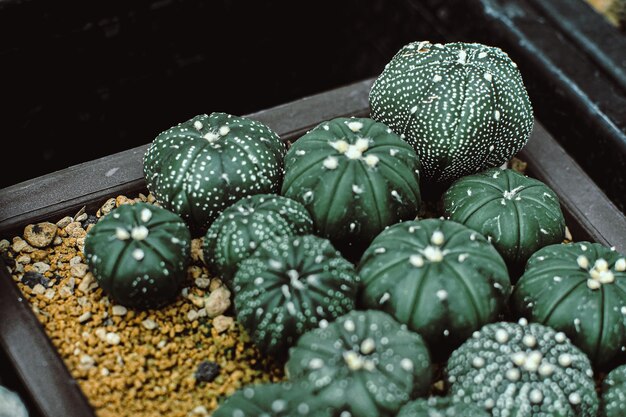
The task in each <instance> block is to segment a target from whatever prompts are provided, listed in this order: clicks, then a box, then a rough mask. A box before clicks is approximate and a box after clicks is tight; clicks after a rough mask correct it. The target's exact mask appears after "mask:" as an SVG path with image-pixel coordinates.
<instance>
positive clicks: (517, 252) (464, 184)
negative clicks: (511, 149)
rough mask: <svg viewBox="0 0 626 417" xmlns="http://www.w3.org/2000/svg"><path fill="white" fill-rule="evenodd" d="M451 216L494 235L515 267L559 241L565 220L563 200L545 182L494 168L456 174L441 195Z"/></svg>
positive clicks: (444, 206)
mask: <svg viewBox="0 0 626 417" xmlns="http://www.w3.org/2000/svg"><path fill="white" fill-rule="evenodd" d="M443 209H444V213H445V215H446V216H449V217H450V220H454V221H455V222H458V223H462V224H464V225H466V226H467V227H469V228H470V229H474V230H476V231H477V232H479V233H481V234H483V235H484V236H486V237H488V238H489V239H491V243H492V244H493V245H494V246H495V247H496V249H497V250H498V252H500V255H502V257H503V258H504V260H505V261H506V262H507V264H508V265H509V266H510V267H511V268H512V270H515V271H520V270H523V268H524V265H526V261H527V260H528V258H529V257H530V255H532V254H533V253H534V252H536V251H537V250H539V249H541V248H542V247H544V246H546V245H551V244H553V243H561V242H562V241H563V238H564V236H565V219H564V218H563V213H562V212H561V207H560V205H559V199H558V197H557V196H556V194H555V193H554V191H552V190H551V189H550V188H549V187H548V186H546V185H545V184H544V183H542V182H541V181H538V180H536V179H533V178H528V177H526V176H524V175H522V174H519V173H517V172H515V171H513V170H512V169H505V170H501V169H499V168H492V169H488V170H486V171H483V172H481V173H479V174H475V175H468V176H465V177H463V178H460V179H458V180H457V181H456V182H455V183H454V184H452V186H451V187H450V188H449V189H448V191H446V192H445V194H444V195H443Z"/></svg>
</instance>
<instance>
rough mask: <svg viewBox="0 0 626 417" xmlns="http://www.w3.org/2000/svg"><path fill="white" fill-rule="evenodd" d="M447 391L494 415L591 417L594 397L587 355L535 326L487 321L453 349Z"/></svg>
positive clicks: (561, 336) (595, 405)
mask: <svg viewBox="0 0 626 417" xmlns="http://www.w3.org/2000/svg"><path fill="white" fill-rule="evenodd" d="M447 374H448V382H449V383H450V393H451V395H452V396H453V397H456V398H457V400H459V401H462V402H464V403H467V404H476V405H480V406H482V407H484V408H485V409H486V410H488V411H489V412H490V413H491V415H492V416H494V417H505V416H510V417H595V416H596V413H597V412H598V396H597V394H596V391H595V386H594V381H593V372H592V370H591V364H590V363H589V359H588V358H587V356H586V355H585V354H584V353H583V352H581V351H580V350H579V349H578V348H576V347H575V346H574V345H572V344H571V342H570V341H569V339H568V338H567V336H565V334H563V333H561V332H556V331H554V330H553V329H551V328H549V327H546V326H543V325H541V324H537V323H530V324H528V322H527V321H525V320H521V321H520V323H519V324H517V323H507V322H500V323H493V324H488V325H486V326H484V327H483V328H482V329H481V330H480V331H477V332H476V333H475V334H474V335H473V336H472V337H471V338H470V339H469V340H467V341H466V342H465V343H464V344H463V345H462V346H461V347H459V348H458V349H457V350H455V351H454V352H453V353H452V356H451V357H450V360H449V361H448V364H447Z"/></svg>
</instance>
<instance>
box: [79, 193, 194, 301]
mask: <svg viewBox="0 0 626 417" xmlns="http://www.w3.org/2000/svg"><path fill="white" fill-rule="evenodd" d="M190 251H191V236H190V234H189V229H188V228H187V225H186V224H185V222H184V221H183V219H181V218H180V216H178V215H176V214H174V213H172V212H170V211H168V210H165V209H163V208H160V207H156V206H153V205H150V204H146V203H136V204H134V205H123V206H120V207H118V208H116V209H115V210H113V211H112V212H111V213H110V214H108V215H107V216H106V217H104V218H102V219H101V220H100V221H99V222H98V223H96V224H95V225H94V226H93V228H92V229H91V230H90V231H89V233H88V234H87V238H86V240H85V256H86V258H87V262H88V263H89V268H90V269H91V271H92V272H93V274H94V276H95V277H96V279H97V280H98V283H99V284H100V286H101V287H102V289H103V290H104V291H105V293H106V294H107V295H108V296H109V297H111V299H113V300H114V301H116V302H117V303H119V304H122V305H124V306H127V307H138V308H156V307H160V306H162V305H164V304H166V303H167V302H169V301H171V300H173V299H174V298H176V296H177V295H178V292H179V290H180V286H181V284H182V282H183V281H184V279H185V277H186V271H187V264H188V263H189V253H190Z"/></svg>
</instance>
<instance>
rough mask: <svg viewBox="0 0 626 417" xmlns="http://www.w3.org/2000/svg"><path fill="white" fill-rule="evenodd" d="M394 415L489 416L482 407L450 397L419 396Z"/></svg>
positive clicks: (404, 416) (439, 416)
mask: <svg viewBox="0 0 626 417" xmlns="http://www.w3.org/2000/svg"><path fill="white" fill-rule="evenodd" d="M396 417H491V414H489V412H487V411H486V410H485V409H484V408H482V407H478V406H476V405H473V404H464V403H460V402H457V401H454V400H453V399H452V398H451V397H430V398H419V399H417V400H415V401H411V402H410V403H407V404H405V405H404V406H403V407H402V408H401V409H400V412H399V413H398V415H397V416H396Z"/></svg>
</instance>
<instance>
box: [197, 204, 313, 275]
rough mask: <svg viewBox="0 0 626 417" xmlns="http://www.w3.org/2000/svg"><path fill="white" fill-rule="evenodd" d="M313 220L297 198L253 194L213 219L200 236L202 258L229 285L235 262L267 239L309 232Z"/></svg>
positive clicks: (311, 228) (250, 253)
mask: <svg viewBox="0 0 626 417" xmlns="http://www.w3.org/2000/svg"><path fill="white" fill-rule="evenodd" d="M312 230H313V221H312V220H311V216H309V212H308V211H307V210H306V209H305V208H304V206H302V204H300V203H298V202H297V201H294V200H291V199H289V198H286V197H282V196H279V195H274V194H257V195H253V196H249V197H245V198H243V199H241V200H239V201H238V202H237V203H235V204H233V205H232V206H230V207H229V208H227V209H226V210H224V212H223V213H222V214H220V215H219V217H218V218H217V219H216V220H215V221H214V222H213V224H212V225H211V227H210V228H209V230H208V231H207V233H206V236H205V239H204V259H205V261H206V263H207V265H208V266H209V268H210V269H211V270H212V272H214V273H215V274H219V275H220V276H221V278H222V280H223V281H224V282H226V283H227V284H230V283H231V281H232V278H233V276H234V275H235V272H237V267H238V265H239V263H240V262H241V261H242V260H244V259H245V258H248V257H250V255H252V254H253V253H254V251H255V250H256V248H257V247H258V246H259V245H260V244H261V242H264V241H266V240H268V239H274V238H276V237H280V236H295V235H304V234H308V233H311V232H312Z"/></svg>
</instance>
